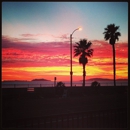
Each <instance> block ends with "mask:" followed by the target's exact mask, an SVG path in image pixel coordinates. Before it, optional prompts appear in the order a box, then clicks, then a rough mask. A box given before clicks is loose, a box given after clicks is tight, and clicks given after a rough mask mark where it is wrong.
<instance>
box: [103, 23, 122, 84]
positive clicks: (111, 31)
mask: <svg viewBox="0 0 130 130" xmlns="http://www.w3.org/2000/svg"><path fill="white" fill-rule="evenodd" d="M104 29H105V31H104V33H103V34H104V39H105V40H106V41H107V40H109V43H110V44H111V45H112V49H113V74H114V75H113V76H114V86H116V80H115V79H116V69H115V65H116V62H115V43H116V40H117V41H118V40H119V38H118V37H119V36H121V33H120V32H118V29H119V26H115V24H109V25H107V27H106V28H104Z"/></svg>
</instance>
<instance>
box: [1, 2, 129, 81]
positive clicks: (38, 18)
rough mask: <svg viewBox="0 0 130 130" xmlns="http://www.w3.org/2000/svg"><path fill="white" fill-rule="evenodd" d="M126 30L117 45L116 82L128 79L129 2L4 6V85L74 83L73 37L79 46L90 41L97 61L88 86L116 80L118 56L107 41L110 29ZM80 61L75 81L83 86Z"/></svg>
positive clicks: (90, 66) (90, 64) (89, 73)
mask: <svg viewBox="0 0 130 130" xmlns="http://www.w3.org/2000/svg"><path fill="white" fill-rule="evenodd" d="M113 23H114V24H115V25H116V26H120V28H119V30H118V31H119V32H120V33H121V37H119V41H118V42H117V43H116V45H115V48H116V78H117V79H118V78H125V79H127V78H128V3H127V2H2V46H1V47H2V81H3V80H32V79H35V78H44V79H48V80H52V81H53V80H54V77H57V80H60V81H69V80H70V34H71V33H72V32H73V31H74V30H75V29H76V28H78V27H82V31H78V30H77V31H76V32H74V34H73V45H75V42H78V41H79V40H80V39H83V38H86V39H87V40H88V41H91V42H92V47H91V48H92V49H94V53H93V57H91V58H89V61H88V64H87V65H86V80H87V79H90V78H110V79H113V54H112V46H111V45H110V44H109V41H105V40H104V34H103V32H104V28H106V27H107V25H108V24H113ZM78 58H79V57H73V80H74V81H78V80H82V75H83V74H82V65H80V64H79V62H78Z"/></svg>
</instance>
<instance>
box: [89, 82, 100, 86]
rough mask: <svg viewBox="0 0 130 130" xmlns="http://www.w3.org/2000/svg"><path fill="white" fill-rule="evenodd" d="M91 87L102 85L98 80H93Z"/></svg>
mask: <svg viewBox="0 0 130 130" xmlns="http://www.w3.org/2000/svg"><path fill="white" fill-rule="evenodd" d="M91 87H100V83H99V82H97V81H93V82H92V83H91Z"/></svg>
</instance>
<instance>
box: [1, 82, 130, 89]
mask: <svg viewBox="0 0 130 130" xmlns="http://www.w3.org/2000/svg"><path fill="white" fill-rule="evenodd" d="M85 85H86V87H90V86H91V83H86V84H85ZM65 86H66V87H70V83H65ZM101 86H113V84H112V83H107V82H106V83H101ZM117 86H128V83H117ZM29 87H54V84H22V83H21V84H5V83H4V84H2V88H29ZM73 87H82V84H81V83H76V84H73Z"/></svg>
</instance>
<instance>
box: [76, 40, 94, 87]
mask: <svg viewBox="0 0 130 130" xmlns="http://www.w3.org/2000/svg"><path fill="white" fill-rule="evenodd" d="M91 45H92V43H91V42H90V41H89V42H87V40H86V39H81V40H80V41H79V42H77V43H76V45H75V46H74V57H75V56H79V63H80V64H82V65H83V87H85V76H86V71H85V65H86V64H87V63H88V57H91V56H92V55H93V49H90V47H91Z"/></svg>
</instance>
